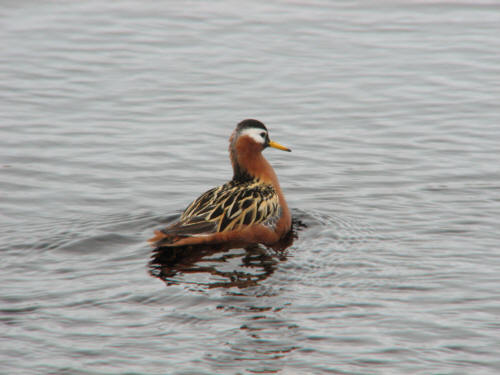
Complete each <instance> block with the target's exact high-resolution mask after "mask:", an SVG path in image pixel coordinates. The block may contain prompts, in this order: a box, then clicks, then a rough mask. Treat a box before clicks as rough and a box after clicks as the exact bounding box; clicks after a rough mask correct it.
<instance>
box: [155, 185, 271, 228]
mask: <svg viewBox="0 0 500 375" xmlns="http://www.w3.org/2000/svg"><path fill="white" fill-rule="evenodd" d="M280 216H281V209H280V205H279V199H278V195H277V194H276V191H275V189H274V188H273V187H272V186H271V185H267V184H262V183H252V184H245V185H241V184H234V183H231V182H229V183H227V184H224V185H222V186H219V187H217V188H214V189H211V190H209V191H207V192H206V193H204V194H202V195H201V196H200V197H199V198H198V199H196V200H195V201H194V202H192V203H191V204H190V205H189V206H188V208H186V210H185V211H184V213H183V214H182V215H181V218H180V220H179V222H178V223H176V224H174V225H173V226H171V227H170V228H166V232H165V233H167V232H171V233H172V234H174V232H175V234H177V235H181V236H196V235H203V234H209V233H215V232H225V231H230V230H235V229H239V228H241V227H243V226H246V225H253V224H264V225H266V226H269V227H271V228H272V227H274V225H275V224H276V223H277V221H278V220H279V218H280Z"/></svg>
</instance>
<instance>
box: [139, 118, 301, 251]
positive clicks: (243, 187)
mask: <svg viewBox="0 0 500 375" xmlns="http://www.w3.org/2000/svg"><path fill="white" fill-rule="evenodd" d="M268 147H272V148H276V149H278V150H282V151H288V152H290V151H291V150H290V149H289V148H288V147H285V146H283V145H281V144H279V143H277V142H274V141H271V140H270V138H269V132H268V130H267V128H266V126H265V125H264V124H263V123H262V122H260V121H258V120H254V119H246V120H243V121H241V122H240V123H238V124H237V126H236V128H235V130H234V131H233V132H232V134H231V136H230V138H229V157H230V160H231V165H232V168H233V177H232V179H231V180H230V181H228V182H227V183H225V184H223V185H221V186H218V187H215V188H212V189H210V190H208V191H206V192H205V193H203V194H202V195H201V196H200V197H198V198H197V199H195V200H194V201H193V202H192V203H191V204H189V205H188V207H187V208H186V209H185V210H184V212H183V213H182V214H181V215H180V218H179V219H178V220H176V221H175V222H174V223H172V224H170V225H168V226H167V227H165V228H163V229H160V230H156V231H154V234H155V236H154V237H153V238H151V239H149V241H148V242H149V243H150V244H151V245H152V246H153V247H156V248H159V247H178V246H185V245H211V244H228V243H237V244H263V245H268V246H272V245H273V244H276V243H278V241H280V240H281V239H283V238H285V237H286V236H287V235H288V234H289V233H290V231H291V226H292V218H291V214H290V210H289V209H288V205H287V203H286V200H285V197H284V195H283V192H282V190H281V188H280V184H279V181H278V177H277V176H276V173H275V172H274V169H273V168H272V167H271V165H270V164H269V162H268V161H267V160H266V159H265V158H264V156H263V155H262V151H263V150H264V149H266V148H268Z"/></svg>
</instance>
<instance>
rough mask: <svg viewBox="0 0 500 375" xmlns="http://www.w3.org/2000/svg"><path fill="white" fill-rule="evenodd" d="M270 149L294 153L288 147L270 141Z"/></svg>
mask: <svg viewBox="0 0 500 375" xmlns="http://www.w3.org/2000/svg"><path fill="white" fill-rule="evenodd" d="M269 147H273V148H277V149H278V150H283V151H288V152H291V151H292V150H290V149H289V148H288V147H285V146H283V145H280V144H279V143H277V142H273V141H269Z"/></svg>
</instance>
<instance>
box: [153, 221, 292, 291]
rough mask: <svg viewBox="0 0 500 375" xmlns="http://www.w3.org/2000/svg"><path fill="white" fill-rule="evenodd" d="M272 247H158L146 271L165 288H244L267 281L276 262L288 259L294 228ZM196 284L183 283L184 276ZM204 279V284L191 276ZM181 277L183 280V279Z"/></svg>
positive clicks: (230, 245) (233, 245)
mask: <svg viewBox="0 0 500 375" xmlns="http://www.w3.org/2000/svg"><path fill="white" fill-rule="evenodd" d="M300 225H301V224H299V225H294V226H292V230H291V231H290V232H289V233H288V234H287V236H285V237H284V238H283V239H282V240H281V241H280V242H278V243H276V244H275V245H274V246H272V247H265V246H263V245H255V244H252V245H248V244H247V245H243V244H241V243H240V244H235V243H233V244H224V245H210V246H208V245H196V246H179V247H159V248H156V249H154V250H153V254H152V257H151V261H150V262H149V270H150V273H151V275H153V276H155V277H158V278H160V279H161V280H163V281H164V282H165V283H166V285H167V286H168V285H172V284H180V283H194V284H198V285H203V286H205V287H208V288H231V287H238V288H246V287H249V286H254V285H257V284H258V283H259V282H261V281H262V280H265V279H267V278H268V277H269V276H271V275H272V274H273V273H274V271H275V270H276V267H277V265H278V264H279V262H282V261H285V260H286V259H287V255H288V252H287V248H288V247H290V246H291V245H292V243H293V241H294V239H296V238H297V234H296V229H295V228H296V227H297V226H300ZM188 274H189V275H193V279H195V281H186V277H185V276H186V275H188ZM195 275H197V276H203V278H204V279H205V280H206V279H207V278H208V281H207V282H201V281H199V279H198V278H196V277H194V276H195ZM183 276H184V277H183Z"/></svg>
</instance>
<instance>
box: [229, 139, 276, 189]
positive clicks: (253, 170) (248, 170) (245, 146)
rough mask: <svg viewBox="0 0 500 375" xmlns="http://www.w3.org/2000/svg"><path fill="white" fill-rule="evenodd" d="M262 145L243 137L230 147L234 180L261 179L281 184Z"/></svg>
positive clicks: (269, 182) (273, 183) (272, 183)
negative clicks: (264, 153) (264, 154)
mask: <svg viewBox="0 0 500 375" xmlns="http://www.w3.org/2000/svg"><path fill="white" fill-rule="evenodd" d="M261 151H262V146H261V145H259V144H257V143H255V142H252V141H251V140H248V139H245V138H242V139H239V140H238V142H236V144H235V145H232V146H231V147H230V157H231V163H232V165H233V173H234V174H233V180H236V181H247V180H254V179H257V180H260V181H262V182H265V183H268V184H271V185H274V186H276V187H277V186H279V184H278V178H277V177H276V174H275V173H274V170H273V168H272V167H271V165H270V164H269V162H268V161H267V160H266V159H265V158H264V156H263V155H262V152H261Z"/></svg>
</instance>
